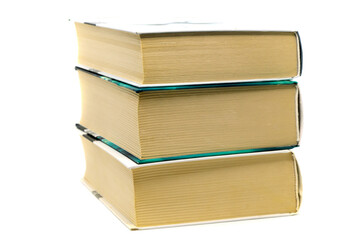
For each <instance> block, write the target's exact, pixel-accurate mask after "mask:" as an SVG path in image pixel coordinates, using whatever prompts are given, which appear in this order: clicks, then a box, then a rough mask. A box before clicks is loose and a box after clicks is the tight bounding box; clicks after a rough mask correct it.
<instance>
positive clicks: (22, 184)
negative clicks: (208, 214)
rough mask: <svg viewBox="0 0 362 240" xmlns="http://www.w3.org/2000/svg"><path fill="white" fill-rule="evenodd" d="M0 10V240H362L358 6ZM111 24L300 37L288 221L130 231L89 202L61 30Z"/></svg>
mask: <svg viewBox="0 0 362 240" xmlns="http://www.w3.org/2000/svg"><path fill="white" fill-rule="evenodd" d="M9 4H10V5H9ZM0 9H1V10H0V11H1V14H0V18H1V20H2V23H4V24H3V26H2V28H1V38H0V39H1V40H0V41H1V44H0V53H1V55H0V56H1V69H2V72H3V74H2V77H1V85H0V86H1V87H0V93H1V94H0V102H1V108H0V109H1V120H0V121H1V133H2V136H3V137H2V139H1V140H0V141H1V143H0V144H1V145H0V146H1V151H0V153H1V155H0V156H1V157H0V189H1V196H0V228H1V229H0V239H89V240H90V239H147V240H152V239H157V240H162V239H168V240H169V239H176V240H177V239H183V240H184V239H225V237H226V236H227V238H230V239H232V238H235V239H241V238H242V239H278V240H282V239H288V240H289V239H316V238H322V239H338V238H339V239H361V238H362V232H361V231H360V227H361V219H360V218H361V215H362V210H361V207H360V206H361V199H362V192H361V183H362V174H361V169H362V157H361V154H360V149H361V135H362V127H361V123H362V116H361V105H362V100H361V93H360V92H361V87H362V80H361V74H360V72H361V55H362V44H361V37H362V36H361V35H362V33H361V31H360V28H361V25H362V16H361V14H360V9H361V8H360V7H359V1H348V0H346V1H343V2H338V1H248V2H247V1H234V2H232V1H227V0H225V1H215V2H212V1H207V2H206V1H205V2H201V1H200V2H197V1H182V2H175V1H164V2H163V4H161V2H160V1H157V0H154V1H144V2H143V3H142V2H141V1H124V2H123V3H122V2H120V1H114V2H110V1H102V2H100V1H78V2H75V1H61V2H54V1H53V2H52V1H43V2H39V1H36V0H35V1H23V2H16V1H12V2H10V1H7V2H4V3H2V4H1V8H0ZM116 15H120V16H121V17H122V18H123V19H125V21H130V22H136V21H139V22H144V21H148V20H147V19H146V18H145V16H146V17H147V18H150V19H153V21H155V20H159V21H162V22H164V21H169V20H168V19H170V18H172V21H185V20H189V21H197V20H200V21H201V20H203V21H213V20H212V19H216V21H228V22H233V21H236V22H239V23H241V24H244V25H245V28H251V27H250V26H255V25H258V26H259V27H258V29H268V28H270V29H281V30H283V29H296V30H298V31H299V33H300V35H301V39H302V44H303V50H304V72H303V75H302V77H300V78H298V79H297V80H298V81H299V83H300V89H301V93H302V98H303V104H304V106H303V107H304V129H303V130H304V131H303V134H302V141H301V147H300V148H299V149H297V150H296V151H295V152H296V156H297V159H298V160H299V164H300V168H301V172H302V177H303V185H304V191H303V201H302V205H301V209H300V213H299V214H298V215H297V216H293V217H281V218H270V219H261V220H251V221H237V222H228V223H217V224H206V225H198V226H190V227H177V228H165V229H157V230H146V231H136V232H131V231H129V230H128V229H127V228H126V227H124V226H123V224H121V223H120V222H119V221H118V219H117V218H116V217H114V216H113V215H112V214H111V213H110V212H109V211H108V210H107V209H106V208H105V207H104V206H103V205H102V204H101V203H99V201H98V200H97V199H96V198H95V197H94V196H92V194H91V193H89V191H88V190H87V189H86V188H85V187H84V186H83V185H82V184H81V182H80V179H81V178H82V175H83V172H84V168H85V165H84V159H83V152H82V150H81V149H82V148H81V143H80V140H79V136H78V135H77V134H76V133H75V131H74V123H75V122H77V121H79V118H80V103H79V100H80V96H79V92H80V91H79V85H78V81H77V75H76V72H75V71H74V68H73V67H74V65H75V59H76V55H75V53H76V44H75V43H76V39H75V32H74V28H73V26H72V25H71V24H70V22H68V21H67V19H68V18H75V17H77V18H86V17H93V16H116ZM196 16H197V19H195V17H196ZM133 19H134V21H133ZM255 29H257V28H255Z"/></svg>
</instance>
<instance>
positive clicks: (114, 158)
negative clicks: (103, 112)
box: [81, 134, 302, 230]
mask: <svg viewBox="0 0 362 240" xmlns="http://www.w3.org/2000/svg"><path fill="white" fill-rule="evenodd" d="M81 138H82V143H83V146H84V152H85V159H86V166H87V167H86V172H85V175H84V179H83V181H84V183H85V184H86V185H87V186H88V188H89V189H90V190H91V191H92V193H93V194H94V196H96V197H97V198H98V199H99V200H100V201H101V202H102V203H104V204H105V205H106V206H107V207H108V208H109V209H110V210H111V211H112V212H113V213H114V214H115V215H116V216H117V217H118V218H119V219H120V220H121V221H122V222H123V223H124V224H125V225H126V226H127V227H129V228H130V229H132V230H135V229H144V228H151V227H161V226H170V225H183V224H193V223H204V222H218V221H228V220H236V219H248V218H260V217H270V216H279V215H289V214H295V213H297V211H298V209H299V206H300V202H301V193H302V187H301V178H300V173H299V170H298V165H297V162H296V159H295V157H294V155H293V153H292V152H290V151H270V152H263V153H251V154H235V155H228V156H218V157H203V158H194V159H184V160H176V161H163V162H158V163H145V164H136V163H134V162H133V161H131V160H130V159H128V158H127V157H126V156H124V155H122V154H120V153H119V152H117V151H115V150H114V149H112V148H110V147H109V146H108V145H106V144H104V143H103V142H101V141H99V140H97V139H95V138H93V137H92V136H91V135H88V134H83V135H82V136H81Z"/></svg>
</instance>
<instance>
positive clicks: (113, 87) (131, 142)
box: [77, 67, 300, 162]
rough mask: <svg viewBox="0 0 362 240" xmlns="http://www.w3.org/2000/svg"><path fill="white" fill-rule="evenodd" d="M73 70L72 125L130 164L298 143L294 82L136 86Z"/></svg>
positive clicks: (296, 95) (295, 88) (290, 145)
mask: <svg viewBox="0 0 362 240" xmlns="http://www.w3.org/2000/svg"><path fill="white" fill-rule="evenodd" d="M77 69H78V73H79V79H80V84H81V92H82V94H81V95H82V116H81V121H80V124H81V125H83V126H84V127H85V128H87V129H90V130H91V131H94V132H96V133H97V134H98V135H99V136H101V137H103V138H105V139H107V140H109V141H110V142H111V143H113V144H115V145H117V146H118V147H120V148H122V149H123V150H125V151H127V152H128V153H130V154H132V155H133V156H134V157H135V158H136V159H138V161H148V162H149V161H153V160H159V159H162V158H166V159H170V158H171V159H172V158H173V157H176V158H180V157H181V158H187V157H190V156H195V155H196V156H197V155H200V154H205V153H207V154H211V155H218V154H226V153H228V154H230V153H240V152H245V151H261V150H264V151H265V150H272V149H283V148H292V147H294V146H297V145H298V143H299V125H300V119H299V117H300V111H299V94H298V85H297V83H296V82H293V81H264V82H239V83H229V84H216V85H215V84H202V85H189V86H187V85H186V86H172V87H170V86H169V87H167V86H166V87H142V88H139V87H136V86H133V85H129V84H126V83H124V82H120V81H117V80H115V79H111V78H109V77H105V76H103V75H100V74H97V73H94V72H90V71H88V70H85V69H82V68H79V67H78V68H77Z"/></svg>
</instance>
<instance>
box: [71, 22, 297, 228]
mask: <svg viewBox="0 0 362 240" xmlns="http://www.w3.org/2000/svg"><path fill="white" fill-rule="evenodd" d="M76 29H77V35H78V50H79V55H78V56H79V57H78V63H79V64H78V65H77V67H76V70H77V71H78V73H79V79H80V84H81V93H82V117H81V120H80V123H79V124H76V126H77V128H78V129H79V130H80V131H81V139H82V142H83V146H84V152H85V159H86V173H85V176H84V179H83V180H84V183H85V184H86V185H87V186H88V187H89V188H90V189H91V191H92V192H93V194H94V195H95V196H96V197H97V198H98V199H99V200H101V201H102V202H103V203H104V204H105V205H106V206H107V207H108V208H109V209H110V210H111V211H112V212H113V213H114V214H115V215H116V216H117V217H118V218H119V219H120V220H122V222H123V223H124V224H125V225H126V226H128V227H129V228H130V229H142V228H150V227H160V226H170V225H180V224H191V223H202V222H218V221H226V220H236V219H246V218H258V217H268V216H278V215H289V214H295V213H296V212H297V211H298V209H299V206H300V201H301V180H300V172H299V169H298V165H297V162H296V159H295V157H294V155H293V153H292V152H291V151H290V149H292V148H293V147H296V146H298V144H299V138H300V103H299V90H298V85H297V82H295V81H293V80H292V79H293V78H294V77H297V76H300V75H301V71H302V61H301V59H302V52H301V44H300V39H299V35H298V33H297V32H290V31H240V30H235V29H233V28H228V27H226V26H222V25H215V24H190V23H174V24H164V25H163V24H159V25H122V24H110V23H81V22H77V23H76Z"/></svg>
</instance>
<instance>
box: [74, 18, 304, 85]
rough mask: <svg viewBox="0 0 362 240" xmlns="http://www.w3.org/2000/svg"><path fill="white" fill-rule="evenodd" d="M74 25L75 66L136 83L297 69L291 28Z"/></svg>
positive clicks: (278, 74) (276, 74)
mask: <svg viewBox="0 0 362 240" xmlns="http://www.w3.org/2000/svg"><path fill="white" fill-rule="evenodd" d="M75 25H76V29H77V35H78V50H79V57H78V61H79V64H80V65H83V66H87V67H89V68H92V69H93V70H96V71H99V73H101V74H103V73H108V74H112V77H113V78H116V79H118V80H121V81H124V82H127V83H131V84H133V85H136V86H145V85H153V86H162V85H173V84H195V83H196V84H197V83H215V82H216V83H217V82H230V81H231V82H233V81H236V82H237V81H251V80H275V79H291V78H293V77H296V76H299V75H300V74H301V71H302V51H301V44H300V38H299V35H298V33H297V32H295V31H241V30H238V29H237V28H231V27H225V26H223V25H217V24H191V23H181V24H180V23H174V24H172V23H171V24H153V25H152V24H149V25H125V24H123V25H122V24H114V23H113V24H112V23H89V22H88V23H81V22H76V23H75Z"/></svg>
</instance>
